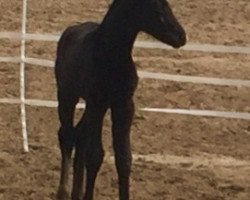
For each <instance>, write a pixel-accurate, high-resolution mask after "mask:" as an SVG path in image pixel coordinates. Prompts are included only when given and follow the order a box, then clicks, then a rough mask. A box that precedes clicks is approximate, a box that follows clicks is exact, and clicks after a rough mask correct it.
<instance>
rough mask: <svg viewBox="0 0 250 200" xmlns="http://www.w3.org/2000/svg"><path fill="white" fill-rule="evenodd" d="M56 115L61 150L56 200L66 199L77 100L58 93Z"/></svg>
mask: <svg viewBox="0 0 250 200" xmlns="http://www.w3.org/2000/svg"><path fill="white" fill-rule="evenodd" d="M58 100H59V105H58V113H59V119H60V123H61V127H60V129H59V131H58V139H59V144H60V150H61V156H62V161H61V176H60V184H59V188H58V192H57V198H58V200H64V199H65V200H66V199H68V196H69V195H68V192H67V183H68V174H69V167H70V163H71V154H72V150H73V147H74V141H75V135H74V128H73V118H74V110H75V105H76V103H77V101H78V98H76V97H72V96H69V95H63V94H61V93H59V92H58Z"/></svg>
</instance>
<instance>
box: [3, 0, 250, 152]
mask: <svg viewBox="0 0 250 200" xmlns="http://www.w3.org/2000/svg"><path fill="white" fill-rule="evenodd" d="M26 16H27V0H23V17H22V30H21V33H16V32H0V39H4V38H8V39H12V40H13V39H16V40H21V55H20V57H0V62H14V63H20V98H19V99H8V98H2V99H0V103H5V104H20V106H21V121H22V134H23V146H24V151H25V152H28V151H29V148H28V136H27V126H26V111H25V105H32V106H45V107H56V106H57V102H55V101H44V100H36V99H26V98H25V73H24V72H25V64H26V63H28V64H33V65H38V66H45V67H54V61H50V60H43V59H36V58H29V57H26V56H25V42H26V41H27V40H36V41H54V42H55V41H58V39H59V35H51V34H31V33H26V21H27V17H26ZM135 47H138V48H160V49H171V48H170V47H169V46H166V45H164V44H162V43H158V42H146V41H137V42H136V43H135ZM182 50H185V51H202V52H216V53H240V54H250V47H238V46H224V45H211V44H187V45H186V46H185V47H183V48H182ZM139 76H140V77H141V78H150V79H160V80H169V81H178V82H191V83H199V84H213V85H226V86H245V87H250V80H236V79H221V78H208V77H197V76H183V75H172V74H163V73H152V72H145V71H139ZM78 107H84V105H83V104H80V105H78ZM141 110H142V111H147V112H163V113H175V114H186V115H195V116H210V117H223V118H235V119H244V120H250V113H242V112H221V111H213V110H187V109H159V108H141Z"/></svg>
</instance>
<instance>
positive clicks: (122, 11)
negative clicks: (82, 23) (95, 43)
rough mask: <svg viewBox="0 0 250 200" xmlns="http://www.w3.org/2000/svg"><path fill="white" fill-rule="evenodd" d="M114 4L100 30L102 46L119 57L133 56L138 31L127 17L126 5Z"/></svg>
mask: <svg viewBox="0 0 250 200" xmlns="http://www.w3.org/2000/svg"><path fill="white" fill-rule="evenodd" d="M117 4H118V3H114V4H113V5H112V6H111V8H110V9H109V11H108V13H107V14H106V16H105V17H104V20H103V22H102V23H101V24H100V26H99V28H98V37H99V38H98V39H99V41H100V43H101V46H102V47H103V48H104V49H106V50H108V51H110V52H113V54H116V55H117V56H120V55H122V57H125V56H128V57H130V56H131V51H132V48H133V44H134V41H135V39H136V36H137V34H138V32H139V31H138V30H137V29H136V28H135V27H134V26H133V25H132V24H131V21H130V20H129V17H130V16H127V12H126V9H128V8H126V5H125V6H123V5H117Z"/></svg>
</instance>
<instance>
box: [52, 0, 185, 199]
mask: <svg viewBox="0 0 250 200" xmlns="http://www.w3.org/2000/svg"><path fill="white" fill-rule="evenodd" d="M139 31H144V32H146V33H148V34H150V35H152V36H154V37H155V38H157V39H158V40H160V41H162V42H164V43H166V44H169V45H171V46H173V47H175V48H178V47H181V46H183V45H184V44H185V43H186V35H185V31H184V30H183V28H182V27H181V25H180V24H179V23H178V21H177V20H176V18H175V16H174V15H173V13H172V11H171V8H170V6H169V4H168V3H167V2H166V1H165V0H114V2H113V3H112V5H111V7H110V9H109V11H108V13H107V14H106V16H105V18H104V20H103V22H102V23H101V24H97V23H94V22H87V23H83V24H80V25H75V26H71V27H69V28H67V29H66V30H65V31H64V33H63V35H62V37H61V39H60V41H59V44H58V49H57V59H56V66H55V74H56V80H57V87H58V101H59V106H58V112H59V119H60V122H61V127H60V130H59V133H58V135H59V142H60V148H61V154H62V163H61V164H62V166H61V179H60V185H59V189H58V199H59V200H65V199H67V198H68V194H67V190H66V187H67V186H66V185H67V181H68V172H69V167H70V160H71V154H72V150H73V148H75V157H74V173H73V189H72V193H71V199H72V200H92V199H93V190H94V185H95V179H96V176H97V173H98V171H99V169H100V166H101V164H102V162H103V156H104V152H103V147H102V142H101V137H102V136H101V132H102V124H103V117H104V115H105V113H106V111H107V109H109V108H110V109H111V117H112V135H113V147H114V153H115V164H116V168H117V172H118V179H119V197H120V198H119V199H120V200H128V199H129V176H130V168H131V160H132V155H131V151H130V134H129V133H130V126H131V123H132V119H133V114H134V103H133V94H134V91H135V89H136V86H137V82H138V77H137V73H136V67H135V65H134V62H133V59H132V56H131V50H132V48H133V44H134V41H135V38H136V36H137V34H138V32H139ZM79 98H83V99H84V100H85V102H86V109H85V112H84V114H83V116H82V118H81V120H80V121H79V122H78V124H77V125H76V127H74V126H73V118H74V111H75V106H76V104H77V102H78V100H79ZM84 170H86V184H84V183H83V182H84V181H83V180H84ZM84 185H85V190H84ZM83 191H85V192H83Z"/></svg>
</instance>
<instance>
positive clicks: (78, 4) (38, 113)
mask: <svg viewBox="0 0 250 200" xmlns="http://www.w3.org/2000/svg"><path fill="white" fill-rule="evenodd" d="M170 3H171V5H172V6H173V8H174V12H175V13H176V15H177V17H178V19H179V20H180V21H181V23H182V24H183V25H184V27H185V29H186V31H187V33H188V36H189V40H190V42H191V43H211V44H227V45H239V46H249V45H250V2H249V0H238V1H235V0H227V1H224V0H207V1H200V0H181V1H174V0H171V1H170ZM28 4H29V7H28V25H27V29H28V32H30V33H52V34H57V33H60V32H62V31H63V29H65V27H67V26H68V25H70V24H73V23H75V22H79V21H87V20H95V21H101V19H102V17H103V15H104V14H105V12H106V10H107V7H108V6H107V2H106V1H104V0H92V1H90V0H40V1H28ZM0 5H1V6H0V11H1V16H2V17H1V19H0V32H2V31H15V32H17V31H20V28H21V25H20V22H21V12H22V1H20V0H9V1H6V0H0ZM139 39H140V40H145V39H147V40H152V38H150V37H149V36H147V35H145V34H140V36H139ZM0 45H1V48H0V56H18V55H19V52H20V42H19V41H11V40H3V39H2V40H0ZM55 49H56V43H54V42H36V41H28V42H27V56H29V57H35V58H44V59H50V60H54V59H55ZM133 56H134V60H135V62H136V64H137V67H138V69H139V70H145V71H151V72H164V73H170V74H180V75H194V76H206V77H217V78H231V79H244V80H250V56H249V55H244V54H222V53H217V54H216V53H204V52H203V53H201V52H186V51H180V52H177V51H174V50H172V51H167V50H156V49H154V50H152V49H151V50H147V49H139V48H137V49H134V52H133ZM0 84H1V87H0V98H18V97H19V65H18V64H10V63H0ZM55 94H56V90H55V80H54V75H53V69H51V68H45V67H37V66H33V65H27V67H26V97H27V98H31V99H43V100H56V95H55ZM249 94H250V88H248V87H229V86H215V85H204V84H191V83H177V82H170V81H159V80H148V79H142V80H140V84H139V87H138V90H137V92H136V95H135V101H136V108H137V111H136V116H135V119H134V122H133V127H132V133H131V139H132V140H131V141H132V150H133V154H134V162H133V167H132V175H131V199H132V200H152V199H155V200H249V199H250V122H249V121H247V120H235V119H223V118H211V117H192V116H185V115H175V114H159V113H147V112H142V111H139V108H143V107H159V108H183V109H189V108H191V109H208V110H219V111H238V112H250V104H249V102H250V95H249ZM0 111H1V112H0V136H1V137H0V200H16V199H19V200H34V199H36V200H50V199H55V193H56V189H57V186H58V180H59V170H60V165H59V164H60V154H59V149H58V142H57V129H58V127H59V124H58V117H57V112H56V109H55V108H43V107H30V106H27V118H28V119H27V123H28V133H29V143H30V152H29V153H27V154H25V153H23V149H22V133H21V123H20V109H19V106H18V105H9V104H0ZM82 112H83V111H81V110H78V112H77V114H76V116H77V117H79V116H80V114H81V113H82ZM110 124H111V122H110V120H109V114H108V115H107V117H106V118H105V123H104V130H103V141H104V144H105V145H104V146H105V150H106V159H105V162H104V164H103V166H102V168H101V171H100V173H99V176H98V179H97V184H96V190H95V197H96V198H95V199H96V200H115V199H117V177H116V172H115V167H114V164H113V160H112V159H110V155H112V154H113V153H112V146H111V136H110V135H111V134H110Z"/></svg>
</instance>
